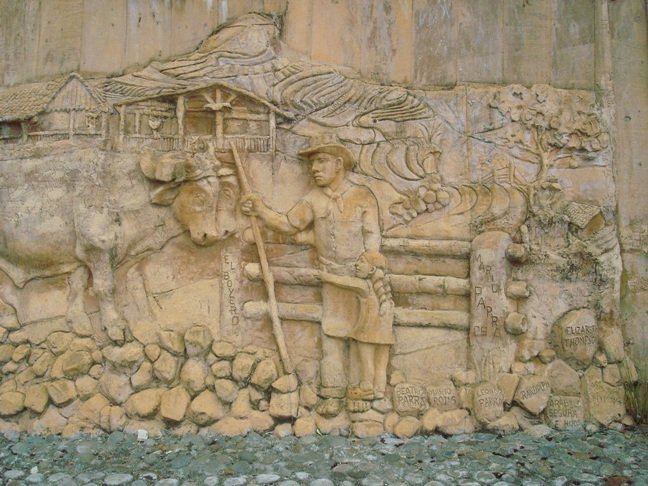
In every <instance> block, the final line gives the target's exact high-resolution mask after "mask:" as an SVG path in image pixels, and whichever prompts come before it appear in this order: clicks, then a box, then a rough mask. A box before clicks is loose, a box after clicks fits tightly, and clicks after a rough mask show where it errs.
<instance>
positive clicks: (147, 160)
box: [140, 150, 188, 182]
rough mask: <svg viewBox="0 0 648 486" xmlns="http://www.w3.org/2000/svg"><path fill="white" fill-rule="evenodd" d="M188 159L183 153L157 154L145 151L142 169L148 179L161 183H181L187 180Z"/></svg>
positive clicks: (141, 159) (141, 160)
mask: <svg viewBox="0 0 648 486" xmlns="http://www.w3.org/2000/svg"><path fill="white" fill-rule="evenodd" d="M187 168H188V167H187V157H186V155H184V154H182V153H175V152H168V153H156V152H153V151H151V150H144V151H143V152H142V156H141V158H140V169H141V170H142V172H143V173H144V175H145V176H146V177H148V178H149V179H153V180H156V181H161V182H171V181H177V182H179V181H181V180H183V179H185V178H186V172H187Z"/></svg>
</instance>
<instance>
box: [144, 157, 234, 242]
mask: <svg viewBox="0 0 648 486" xmlns="http://www.w3.org/2000/svg"><path fill="white" fill-rule="evenodd" d="M140 168H141V170H142V172H143V173H144V175H145V176H146V177H147V178H148V179H151V180H153V181H156V182H159V183H160V184H159V185H157V187H155V188H154V189H153V190H152V191H151V202H152V203H153V204H159V205H163V206H172V208H173V212H174V214H175V217H176V219H177V220H178V221H179V222H180V224H181V225H182V226H184V227H185V228H187V229H188V230H189V235H190V236H191V240H192V241H193V242H194V243H196V244H197V245H201V246H206V245H210V244H212V243H215V242H216V241H218V240H223V239H225V238H227V237H228V236H230V235H231V234H233V233H234V232H235V231H236V200H237V198H238V182H237V180H236V177H235V175H234V173H233V171H231V170H230V169H227V168H223V167H222V165H221V163H220V162H219V161H218V160H217V159H216V158H213V157H211V158H209V157H208V155H207V154H189V153H185V152H153V151H150V150H149V151H145V152H143V153H142V158H141V159H140Z"/></svg>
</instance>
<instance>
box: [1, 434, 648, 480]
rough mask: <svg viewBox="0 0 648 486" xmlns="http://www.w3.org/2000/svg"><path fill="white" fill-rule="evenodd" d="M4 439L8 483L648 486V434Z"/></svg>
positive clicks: (3, 474)
mask: <svg viewBox="0 0 648 486" xmlns="http://www.w3.org/2000/svg"><path fill="white" fill-rule="evenodd" d="M139 439H140V440H138V437H137V436H136V435H128V434H124V433H121V432H114V433H112V434H109V435H100V436H94V437H91V436H79V437H76V438H72V439H63V438H60V437H41V436H25V435H18V434H15V435H11V434H9V435H5V436H0V477H2V483H3V484H5V485H23V484H56V485H58V486H68V485H76V484H79V485H80V484H89V485H92V484H96V485H122V484H124V485H126V484H128V485H134V486H135V485H137V486H139V485H147V484H153V485H159V486H174V485H178V486H180V485H206V486H210V485H213V486H215V485H224V486H236V485H248V484H276V485H283V486H292V485H300V484H303V485H311V486H326V485H337V484H340V485H355V484H359V485H374V484H375V485H379V484H385V485H400V484H408V485H409V484H412V485H430V486H432V485H449V484H459V485H465V486H471V485H482V484H489V485H499V486H502V485H507V484H511V485H517V484H520V485H526V486H531V485H581V486H584V485H589V484H604V485H621V484H635V485H648V428H640V429H637V430H634V431H632V432H617V431H613V430H604V431H598V432H587V431H585V430H578V431H571V432H549V431H547V435H544V436H543V437H532V436H530V435H527V434H524V433H517V434H513V435H508V436H503V437H498V436H497V435H492V434H481V433H479V434H473V435H458V436H452V437H448V438H446V437H443V436H441V435H433V436H428V437H415V438H413V439H409V440H406V441H403V440H400V439H397V438H394V437H392V436H384V437H379V438H375V439H349V438H345V437H334V436H307V437H302V438H295V437H288V438H283V439H278V438H276V437H274V436H272V435H268V436H261V435H257V434H254V433H253V434H249V435H247V436H246V437H236V438H226V437H221V436H211V437H207V436H197V435H186V436H182V437H180V436H174V435H164V436H162V437H159V438H155V439H153V438H149V439H145V440H142V439H143V437H140V438H139Z"/></svg>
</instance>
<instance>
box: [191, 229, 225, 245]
mask: <svg viewBox="0 0 648 486" xmlns="http://www.w3.org/2000/svg"><path fill="white" fill-rule="evenodd" d="M190 233H191V241H193V242H194V243H195V244H196V245H200V246H209V245H212V244H214V243H216V242H217V241H218V240H220V239H222V238H219V235H218V234H217V233H216V232H215V231H209V232H207V231H191V232H190Z"/></svg>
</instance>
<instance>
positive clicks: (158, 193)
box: [151, 183, 180, 206]
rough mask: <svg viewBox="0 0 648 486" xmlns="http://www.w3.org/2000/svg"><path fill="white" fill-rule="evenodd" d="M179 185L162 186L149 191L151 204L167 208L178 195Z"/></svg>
mask: <svg viewBox="0 0 648 486" xmlns="http://www.w3.org/2000/svg"><path fill="white" fill-rule="evenodd" d="M179 191H180V184H175V183H170V184H163V185H161V186H160V187H157V188H155V189H153V190H152V191H151V202H152V203H153V204H158V205H160V206H169V205H170V204H171V203H172V202H173V201H174V200H175V198H176V196H177V195H178V192H179Z"/></svg>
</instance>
